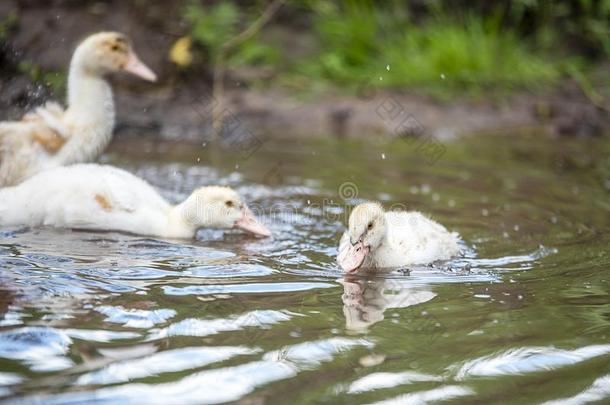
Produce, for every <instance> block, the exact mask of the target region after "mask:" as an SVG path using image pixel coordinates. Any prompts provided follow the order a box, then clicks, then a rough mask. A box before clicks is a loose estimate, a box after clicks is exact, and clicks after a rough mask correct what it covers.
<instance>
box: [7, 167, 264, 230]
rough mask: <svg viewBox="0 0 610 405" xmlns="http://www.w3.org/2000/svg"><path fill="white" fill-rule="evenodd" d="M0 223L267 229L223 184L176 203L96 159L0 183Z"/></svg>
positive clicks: (92, 227)
mask: <svg viewBox="0 0 610 405" xmlns="http://www.w3.org/2000/svg"><path fill="white" fill-rule="evenodd" d="M0 226H32V227H34V226H54V227H63V228H73V229H88V230H103V231H122V232H129V233H134V234H139V235H149V236H158V237H162V238H193V237H195V235H196V233H197V230H198V229H200V228H208V227H210V228H240V229H243V230H245V231H248V232H251V233H254V234H256V235H260V236H270V234H271V233H270V231H269V229H267V228H266V227H265V226H264V225H263V224H261V223H260V222H258V221H257V219H256V218H255V216H254V214H253V213H252V211H250V209H249V208H248V207H247V206H246V204H244V202H243V201H242V200H241V198H240V197H239V195H238V194H237V193H236V192H235V191H233V190H232V189H230V188H228V187H217V186H209V187H201V188H199V189H197V190H195V191H194V192H193V193H192V194H191V195H190V196H189V197H188V198H187V199H186V200H185V201H184V202H182V203H180V204H178V205H172V204H170V203H168V202H167V201H166V200H165V199H164V198H163V197H161V196H160V195H159V193H157V191H156V190H155V189H154V188H153V187H152V186H151V185H150V184H148V183H147V182H146V181H144V180H142V179H140V178H139V177H136V176H134V175H133V174H131V173H128V172H126V171H125V170H122V169H118V168H116V167H113V166H104V165H97V164H77V165H72V166H65V167H58V168H54V169H50V170H46V171H44V172H41V173H38V174H36V175H35V176H32V177H31V178H29V179H27V180H25V181H24V182H22V183H21V184H19V185H17V186H13V187H6V188H3V189H0Z"/></svg>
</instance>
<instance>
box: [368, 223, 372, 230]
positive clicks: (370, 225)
mask: <svg viewBox="0 0 610 405" xmlns="http://www.w3.org/2000/svg"><path fill="white" fill-rule="evenodd" d="M367 229H368V230H369V231H370V230H371V229H373V223H372V222H369V226H367Z"/></svg>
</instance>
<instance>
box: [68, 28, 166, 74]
mask: <svg viewBox="0 0 610 405" xmlns="http://www.w3.org/2000/svg"><path fill="white" fill-rule="evenodd" d="M72 63H73V65H75V66H78V67H80V68H82V69H83V70H84V71H86V72H88V73H91V74H94V75H99V76H104V75H106V74H108V73H112V72H118V71H125V72H129V73H131V74H134V75H136V76H138V77H141V78H142V79H144V80H148V81H152V82H154V81H156V80H157V75H155V73H154V72H153V71H152V70H150V69H149V68H148V66H146V65H145V64H144V63H142V61H140V58H138V55H136V53H135V52H134V50H133V48H132V45H131V42H130V41H129V39H128V38H127V37H126V36H125V35H123V34H121V33H119V32H99V33H97V34H93V35H90V36H89V37H87V38H85V40H84V41H83V42H82V43H81V44H80V45H79V46H78V47H77V48H76V51H75V52H74V57H73V59H72Z"/></svg>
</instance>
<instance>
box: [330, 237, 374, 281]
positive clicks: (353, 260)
mask: <svg viewBox="0 0 610 405" xmlns="http://www.w3.org/2000/svg"><path fill="white" fill-rule="evenodd" d="M368 253H369V248H368V247H365V246H364V243H362V241H358V242H356V244H355V245H352V244H351V243H349V242H348V243H346V244H345V245H344V246H343V247H342V248H341V250H340V251H339V255H337V263H339V266H341V268H342V269H343V271H345V272H347V273H352V272H354V271H356V270H358V268H359V267H360V266H362V263H363V262H364V258H365V257H366V255H367V254H368Z"/></svg>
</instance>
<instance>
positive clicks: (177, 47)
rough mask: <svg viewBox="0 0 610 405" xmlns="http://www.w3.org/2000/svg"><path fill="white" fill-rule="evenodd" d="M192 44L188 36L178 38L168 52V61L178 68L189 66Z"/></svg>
mask: <svg viewBox="0 0 610 405" xmlns="http://www.w3.org/2000/svg"><path fill="white" fill-rule="evenodd" d="M192 44H193V40H192V39H191V37H189V36H186V37H182V38H179V39H178V40H177V41H176V42H174V45H172V49H170V51H169V59H170V60H171V61H172V62H174V63H175V64H176V65H178V66H182V67H186V66H189V65H190V64H191V63H192V62H193V53H192V52H191V45H192Z"/></svg>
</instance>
